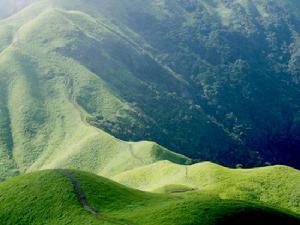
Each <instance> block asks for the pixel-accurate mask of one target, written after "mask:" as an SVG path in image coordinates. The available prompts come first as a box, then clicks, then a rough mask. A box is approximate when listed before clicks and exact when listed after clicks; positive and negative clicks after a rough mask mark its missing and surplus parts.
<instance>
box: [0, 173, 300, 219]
mask: <svg viewBox="0 0 300 225" xmlns="http://www.w3.org/2000/svg"><path fill="white" fill-rule="evenodd" d="M72 173H74V174H75V176H76V179H77V180H78V181H79V183H80V185H81V190H82V193H84V195H85V197H86V199H87V202H88V204H89V205H90V206H91V207H92V208H93V209H95V210H96V211H97V213H99V214H100V215H101V216H100V217H99V219H98V220H97V219H95V218H94V217H93V216H92V215H91V214H90V213H89V212H87V211H85V210H84V209H83V207H82V205H80V203H79V201H78V199H77V196H76V194H75V192H74V187H73V186H72V183H71V182H70V180H69V179H68V178H67V177H65V176H63V175H62V174H61V172H60V171H57V170H49V171H42V172H35V173H32V174H28V175H25V176H21V177H17V178H12V179H10V180H8V181H6V182H4V183H2V184H0V200H1V201H0V221H1V223H2V224H6V225H23V224H30V225H40V224H45V225H52V224H53V225H54V224H55V225H56V224H60V225H65V224H74V225H76V224H83V223H84V224H120V222H122V223H123V224H135V225H157V224H160V225H196V224H199V225H200V224H205V225H213V224H220V225H222V224H231V225H234V224H240V223H242V224H248V222H247V221H252V222H254V221H253V216H254V215H255V216H257V217H256V220H260V221H262V222H264V221H268V222H271V223H272V225H276V224H281V223H283V222H284V224H287V225H293V224H297V223H298V222H299V220H298V219H296V217H294V216H293V215H288V214H285V213H282V212H279V211H276V210H272V209H269V208H266V207H263V206H259V205H255V204H250V203H246V202H240V201H233V200H222V199H220V198H219V197H218V196H216V195H213V194H210V193H208V192H203V193H201V194H197V195H194V194H182V195H178V196H172V195H167V194H151V193H145V192H141V191H137V190H134V189H130V188H126V187H124V186H122V185H120V184H117V183H115V182H112V181H110V180H108V179H105V178H102V177H98V176H96V175H92V174H89V173H86V172H79V171H72ZM101 218H102V219H101ZM104 218H105V219H104ZM107 221H115V222H113V223H111V222H107ZM116 221H118V222H116Z"/></svg>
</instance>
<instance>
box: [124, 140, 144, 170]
mask: <svg viewBox="0 0 300 225" xmlns="http://www.w3.org/2000/svg"><path fill="white" fill-rule="evenodd" d="M128 151H129V152H130V154H131V156H132V157H133V158H135V159H136V160H137V161H139V162H140V163H141V164H142V165H145V164H146V162H145V161H144V160H143V159H142V158H141V157H139V156H138V155H137V154H135V152H134V151H133V148H132V144H129V147H128Z"/></svg>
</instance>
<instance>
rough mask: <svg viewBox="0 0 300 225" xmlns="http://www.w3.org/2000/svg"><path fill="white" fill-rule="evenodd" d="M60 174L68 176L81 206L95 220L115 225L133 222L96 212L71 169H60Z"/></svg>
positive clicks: (125, 224) (126, 224)
mask: <svg viewBox="0 0 300 225" xmlns="http://www.w3.org/2000/svg"><path fill="white" fill-rule="evenodd" d="M60 172H61V174H62V175H63V176H64V177H66V178H68V179H69V180H70V182H71V183H72V185H73V187H74V191H75V194H76V196H77V198H78V201H79V202H80V204H81V205H82V207H83V208H84V209H85V210H86V211H87V212H89V213H90V214H91V215H92V216H93V217H94V218H95V219H97V220H102V221H103V222H107V223H111V224H116V225H133V224H130V223H125V222H122V221H120V220H118V219H114V218H108V217H106V216H103V215H101V214H99V213H97V212H96V210H95V209H93V208H92V207H91V206H90V205H89V204H88V202H87V200H86V197H85V195H84V193H83V191H82V189H81V185H80V182H79V180H78V179H77V178H76V175H75V174H74V173H73V172H72V171H69V170H61V171H60Z"/></svg>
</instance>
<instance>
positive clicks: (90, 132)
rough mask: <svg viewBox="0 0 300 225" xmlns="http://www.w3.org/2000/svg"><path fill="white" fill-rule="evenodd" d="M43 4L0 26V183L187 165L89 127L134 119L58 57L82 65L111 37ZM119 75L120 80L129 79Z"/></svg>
mask: <svg viewBox="0 0 300 225" xmlns="http://www.w3.org/2000/svg"><path fill="white" fill-rule="evenodd" d="M54 3H55V1H53V4H54ZM66 3H68V1H66ZM49 4H50V3H49V2H48V1H37V3H36V4H32V5H30V6H29V7H27V8H25V9H24V10H22V11H20V12H19V13H17V14H16V15H14V16H11V17H9V18H8V19H5V20H2V21H0V30H2V34H3V35H5V36H6V38H4V37H2V38H0V39H1V41H2V42H1V46H0V47H1V49H2V51H1V55H0V86H1V88H0V94H1V99H0V109H1V110H0V113H1V121H0V122H1V123H0V126H1V133H0V154H1V169H0V177H1V178H2V179H3V178H5V177H7V176H11V175H16V174H19V173H24V172H25V171H33V170H39V169H46V168H61V167H64V168H80V169H82V170H87V171H91V172H94V173H97V174H101V175H105V176H112V175H114V174H118V173H120V172H122V171H124V170H127V169H132V168H134V167H136V166H141V165H146V164H150V163H152V162H155V161H157V160H161V159H168V160H171V161H173V160H174V162H178V163H186V162H187V161H189V159H188V158H186V157H184V156H181V155H178V154H175V153H172V152H170V151H168V150H167V149H165V148H163V147H161V146H159V145H157V144H155V143H152V142H138V143H134V142H124V141H121V140H118V139H116V138H114V137H113V136H111V135H109V134H107V133H106V132H104V131H102V130H100V129H98V128H95V127H94V126H92V125H91V124H90V123H89V121H90V120H91V119H92V118H106V119H111V120H114V119H116V118H118V119H120V120H122V121H123V123H124V124H126V126H130V124H136V123H139V121H140V120H139V117H141V116H142V115H140V112H139V109H137V108H136V107H134V105H133V104H131V103H129V102H127V101H126V100H124V99H123V97H122V96H120V95H118V93H117V92H116V91H115V90H114V89H113V88H112V87H111V86H110V85H109V84H108V83H107V82H106V81H105V80H103V79H102V78H101V77H100V76H99V75H97V74H95V73H93V72H92V70H90V69H88V68H87V67H86V66H84V65H82V64H81V63H80V61H78V60H77V59H76V58H75V57H74V58H72V57H67V56H65V55H64V54H67V53H69V52H70V51H74V50H75V51H76V54H75V55H74V56H78V57H83V58H82V59H81V60H88V58H86V57H84V54H85V52H82V53H80V52H81V50H82V51H84V50H85V49H86V48H90V49H91V48H95V47H99V48H101V44H104V45H105V44H106V43H104V41H103V40H104V39H105V40H108V39H111V40H116V41H117V40H118V39H119V37H118V36H117V35H116V34H115V33H114V32H113V31H111V30H110V29H108V28H106V27H105V26H103V25H101V23H100V22H98V21H97V20H96V19H94V18H92V17H91V16H89V15H87V14H84V13H81V12H79V11H65V10H63V9H57V8H55V7H49ZM72 4H73V3H72ZM72 4H71V5H72ZM83 5H85V6H89V4H83ZM50 6H51V4H50ZM76 49H77V50H76ZM109 49H110V48H106V50H107V51H109ZM131 51H134V50H133V49H131ZM105 55H107V57H108V55H109V53H104V52H103V57H105ZM103 60H106V59H105V58H104V59H103ZM107 60H110V59H109V58H107ZM106 66H112V67H111V68H113V67H114V65H112V64H107V65H106ZM122 68H123V67H122V66H121V67H120V72H121V74H122V76H123V79H127V78H128V80H130V79H134V78H132V77H131V75H130V74H128V77H126V73H127V72H126V70H125V69H122ZM112 78H113V77H112ZM94 111H97V114H95V113H94ZM139 126H142V125H139ZM116 129H120V128H118V127H116Z"/></svg>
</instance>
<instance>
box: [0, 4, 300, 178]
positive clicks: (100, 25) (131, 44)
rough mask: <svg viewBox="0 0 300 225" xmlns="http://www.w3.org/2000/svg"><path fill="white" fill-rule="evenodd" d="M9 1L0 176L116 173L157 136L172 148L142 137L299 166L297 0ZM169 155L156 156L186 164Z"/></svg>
mask: <svg viewBox="0 0 300 225" xmlns="http://www.w3.org/2000/svg"><path fill="white" fill-rule="evenodd" d="M3 2H4V3H3V4H5V6H6V7H7V8H6V9H5V11H6V12H10V13H9V14H6V15H4V14H3V12H0V15H2V16H1V18H2V19H1V20H0V51H1V53H0V96H1V97H0V114H1V117H0V118H1V119H0V126H1V132H0V154H1V159H2V160H1V165H3V166H1V167H0V170H1V174H2V175H0V176H1V177H2V178H3V177H6V176H10V175H14V174H18V173H23V172H25V171H33V170H37V169H45V168H57V167H75V168H80V169H84V170H88V171H93V172H95V173H97V174H102V175H113V174H108V172H107V171H108V170H112V171H115V172H112V173H114V174H117V173H119V172H122V171H124V169H125V168H126V169H128V168H129V169H131V168H133V167H135V166H133V167H132V166H128V165H125V164H126V163H127V162H131V160H133V161H134V162H133V163H130V164H133V165H135V164H138V165H143V163H141V160H139V158H141V157H139V156H138V157H135V155H136V154H137V155H141V156H143V155H144V156H145V155H147V156H145V157H146V158H145V159H144V162H149V163H150V162H154V161H156V160H157V159H155V157H154V158H153V157H152V158H151V157H150V158H149V155H153V154H152V153H151V152H152V149H153V146H155V147H154V149H155V150H154V151H156V153H157V154H158V155H165V154H167V155H170V154H171V153H169V152H168V153H165V152H166V150H165V149H164V148H162V147H158V146H159V145H156V144H153V143H152V142H151V143H150V142H142V143H138V144H135V143H133V142H132V141H139V140H149V141H154V142H156V143H159V144H160V145H162V146H166V147H167V148H169V149H172V150H175V151H176V152H180V153H184V154H185V155H187V156H189V157H192V158H193V159H195V160H196V161H198V160H201V161H203V160H209V161H214V162H216V163H221V164H223V165H227V166H230V167H234V166H235V165H236V164H243V165H244V166H246V167H248V166H257V165H259V166H261V165H265V164H270V163H271V164H278V163H280V164H287V165H291V166H293V167H298V166H299V165H298V161H297V160H298V159H299V158H300V157H298V156H299V151H298V148H297V146H299V143H298V142H299V141H298V140H300V139H299V121H300V120H299V115H298V112H299V103H298V99H299V96H300V93H299V90H300V89H299V87H298V82H297V74H298V72H297V68H298V67H297V65H298V61H299V60H298V58H299V57H298V55H299V54H298V44H299V43H298V42H299V40H298V35H297V34H298V26H296V25H297V24H298V21H299V18H298V16H299V13H297V10H296V9H298V8H297V7H299V4H298V3H297V2H296V1H293V0H288V1H286V2H285V3H282V2H281V1H272V4H268V3H269V0H260V1H255V2H253V1H248V0H247V1H237V0H236V1H232V3H228V1H207V0H201V1H187V2H185V1H181V0H176V1H172V2H170V1H165V0H159V1H150V0H147V1H144V0H135V1H134V3H133V2H132V1H129V0H123V1H117V0H111V1H106V0H101V1H95V0H86V1H84V0H75V1H74V0H73V1H71V0H63V1H58V0H36V1H25V0H24V1H19V3H18V4H17V5H16V1H12V0H6V1H3ZM6 3H7V4H6ZM292 5H293V6H294V7H291V6H292ZM289 9H290V10H289ZM198 24H202V26H201V27H199V26H198ZM272 24H278V26H276V27H272ZM283 33H284V34H287V35H284V36H282V35H280V34H283ZM256 34H260V35H258V36H257V35H256ZM287 36H289V37H290V38H288V37H287ZM238 43H242V45H243V46H245V47H244V48H243V49H241V48H240V46H239V45H238ZM276 43H277V44H276ZM276 46H280V49H279V47H278V48H277V47H276ZM288 49H290V50H291V51H290V50H288ZM254 56H255V57H254ZM272 65H274V66H272ZM262 96H263V97H262ZM282 118H284V119H282ZM274 121H276V122H274ZM278 121H279V122H278ZM274 124H276V126H274ZM97 128H98V129H97ZM107 133H108V134H107ZM109 134H111V135H113V136H115V137H116V138H118V139H121V140H125V141H129V142H130V143H126V142H122V141H119V140H117V139H115V138H113V137H112V136H110V135H109ZM131 145H132V146H133V147H132V148H133V149H134V150H133V154H131V153H132V151H131V147H130V146H131ZM145 146H146V147H145ZM128 149H129V150H128ZM157 149H160V150H159V152H160V153H159V152H157ZM156 153H155V154H156ZM155 154H154V155H155ZM171 155H172V154H171ZM171 155H170V157H164V158H159V159H167V160H169V159H170V158H173V159H175V158H177V157H179V159H176V160H175V161H176V162H177V161H178V160H179V161H180V162H182V163H184V162H183V161H185V160H183V161H182V157H181V156H178V155H172V156H171ZM147 157H148V158H147ZM118 158H119V159H121V161H122V160H123V162H124V163H125V164H124V163H123V162H119V159H118ZM88 160H89V161H91V162H90V163H86V162H87V161H88ZM115 162H117V163H115ZM138 162H139V163H138ZM118 163H119V164H120V165H121V166H120V168H119V169H118V167H119V165H118ZM146 164H148V163H146ZM111 167H114V168H111Z"/></svg>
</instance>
